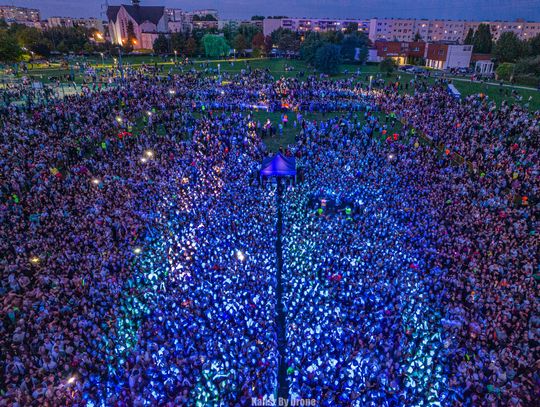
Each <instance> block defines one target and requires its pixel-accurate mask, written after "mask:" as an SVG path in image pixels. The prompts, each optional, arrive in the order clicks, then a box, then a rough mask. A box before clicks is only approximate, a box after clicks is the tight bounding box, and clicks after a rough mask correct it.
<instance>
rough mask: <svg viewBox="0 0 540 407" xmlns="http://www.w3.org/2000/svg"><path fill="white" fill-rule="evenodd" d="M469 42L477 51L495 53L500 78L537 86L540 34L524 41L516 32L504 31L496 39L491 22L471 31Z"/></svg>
mask: <svg viewBox="0 0 540 407" xmlns="http://www.w3.org/2000/svg"><path fill="white" fill-rule="evenodd" d="M465 44H470V45H472V46H473V52H475V53H480V54H492V55H493V58H494V59H495V61H496V62H497V64H498V67H497V71H496V72H497V77H498V78H499V79H503V80H510V81H513V82H517V83H521V84H524V85H531V86H537V85H538V82H539V80H540V34H537V35H536V36H534V37H532V38H529V39H527V40H521V39H520V38H519V37H518V36H517V35H516V34H515V33H514V32H512V31H506V32H503V33H502V34H501V35H500V36H499V39H498V40H497V41H495V40H494V39H493V35H492V33H491V28H490V26H489V25H488V24H480V25H479V26H478V29H477V30H476V31H473V30H472V29H470V30H469V32H468V33H467V37H466V38H465Z"/></svg>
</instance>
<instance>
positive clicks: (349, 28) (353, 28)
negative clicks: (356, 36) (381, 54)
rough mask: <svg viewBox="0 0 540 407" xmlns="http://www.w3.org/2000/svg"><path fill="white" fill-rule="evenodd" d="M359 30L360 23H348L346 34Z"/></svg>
mask: <svg viewBox="0 0 540 407" xmlns="http://www.w3.org/2000/svg"><path fill="white" fill-rule="evenodd" d="M357 32H358V23H347V26H346V27H345V34H352V33H357Z"/></svg>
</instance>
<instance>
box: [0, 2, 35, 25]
mask: <svg viewBox="0 0 540 407" xmlns="http://www.w3.org/2000/svg"><path fill="white" fill-rule="evenodd" d="M0 20H5V21H6V22H7V23H8V24H10V23H20V24H26V25H30V24H29V23H39V22H40V20H41V17H40V13H39V10H37V9H35V8H26V7H15V6H0Z"/></svg>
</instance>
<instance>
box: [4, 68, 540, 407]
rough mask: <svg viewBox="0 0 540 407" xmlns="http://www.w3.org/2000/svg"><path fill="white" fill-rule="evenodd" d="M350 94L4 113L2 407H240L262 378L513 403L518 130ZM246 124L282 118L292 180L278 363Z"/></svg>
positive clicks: (387, 89) (461, 108)
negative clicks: (291, 137)
mask: <svg viewBox="0 0 540 407" xmlns="http://www.w3.org/2000/svg"><path fill="white" fill-rule="evenodd" d="M357 79H358V78H353V77H351V78H349V79H343V80H329V79H324V78H316V77H306V78H302V79H285V78H281V79H279V80H274V79H273V77H272V76H271V75H270V73H269V72H267V71H262V70H253V71H252V70H251V69H246V70H243V71H242V72H241V73H239V74H235V75H232V74H226V73H223V74H222V75H221V76H219V77H218V76H216V75H215V74H214V73H212V74H210V75H208V74H205V73H204V72H197V71H195V70H194V69H191V70H186V71H185V72H183V73H182V74H180V75H173V74H172V73H170V72H169V73H167V72H163V71H157V70H151V69H146V68H145V69H143V70H139V71H137V70H135V69H133V70H131V71H129V72H126V78H125V79H124V80H123V81H121V82H119V83H118V88H117V89H116V88H115V89H102V90H101V91H100V92H99V93H94V92H93V91H92V89H87V90H86V91H85V92H82V93H81V94H77V95H73V96H68V97H65V98H64V99H63V100H60V101H58V102H56V103H54V104H49V105H48V106H40V107H34V108H31V109H25V108H23V107H20V106H9V107H6V108H5V110H4V111H3V113H2V116H1V118H0V119H1V122H2V124H1V127H0V134H1V137H2V146H1V147H0V148H1V149H2V154H1V156H0V165H1V167H2V173H1V177H2V182H1V194H2V202H1V206H0V220H1V226H0V237H1V238H0V250H1V252H2V256H1V260H0V262H1V265H2V282H1V286H0V292H1V294H2V313H3V319H2V324H1V325H0V333H1V338H0V347H1V349H2V363H1V374H2V382H1V383H2V384H1V386H0V391H1V393H0V405H6V406H8V405H9V406H26V405H39V406H45V405H51V406H59V405H89V406H90V405H115V406H131V405H135V406H142V405H170V406H173V405H175V406H176V405H198V406H208V405H227V406H229V405H231V406H233V405H239V406H242V405H248V404H250V403H251V402H252V399H251V398H252V397H263V396H269V395H271V394H274V392H275V390H276V386H277V382H278V377H277V374H278V373H277V372H278V365H279V363H280V362H284V363H286V365H287V378H286V380H287V383H288V386H289V390H290V395H291V397H293V398H304V399H309V398H313V399H316V400H317V401H318V402H319V403H321V405H328V406H333V405H343V406H347V405H362V406H363V405H377V406H378V405H385V404H386V405H396V406H397V405H424V404H430V403H433V404H436V403H439V404H440V405H462V404H468V405H492V404H500V405H515V406H519V405H523V406H526V405H532V404H533V402H534V398H535V397H537V396H538V392H539V385H540V382H539V381H540V377H539V376H538V370H539V369H538V368H539V366H538V361H539V343H538V337H539V335H540V333H539V330H540V315H538V287H537V277H538V275H539V274H540V273H539V269H538V240H537V234H536V230H537V229H538V218H537V211H536V210H537V209H538V199H537V197H538V181H539V179H538V158H539V157H538V154H539V153H538V145H539V144H540V140H539V135H540V130H539V126H540V124H539V123H540V122H539V116H538V113H537V114H536V115H534V114H530V113H528V112H526V111H524V110H523V109H522V108H520V107H517V106H509V105H503V106H502V107H500V108H498V107H496V106H495V105H494V104H493V103H490V102H489V101H488V100H486V99H485V98H484V99H481V98H478V97H471V98H468V99H466V100H464V101H463V102H462V103H458V102H457V101H455V100H453V99H451V98H450V97H448V96H447V95H446V93H445V91H444V88H443V86H442V85H441V86H439V85H436V86H427V85H425V84H421V83H417V84H413V85H411V88H413V87H414V88H415V91H414V92H413V93H412V94H410V95H408V96H401V95H400V93H398V92H397V91H396V86H399V85H396V84H391V83H390V84H385V85H381V86H378V87H376V89H375V90H374V91H370V90H368V85H367V81H362V80H360V81H358V80H357ZM360 79H362V78H360ZM257 110H265V111H270V112H277V111H280V112H282V116H281V121H282V123H279V124H280V125H281V126H283V125H286V124H287V123H286V121H287V119H286V116H287V115H289V116H290V120H291V122H294V124H295V125H296V126H297V128H296V131H297V133H298V135H297V140H296V142H295V143H294V144H293V145H290V146H284V148H283V150H284V153H285V154H288V155H295V156H296V157H297V162H298V165H299V166H301V167H302V168H303V173H304V176H303V177H302V178H303V182H302V183H299V184H297V185H294V186H290V187H289V188H288V189H287V190H286V191H285V192H284V194H283V199H282V201H283V234H282V237H283V273H282V274H283V279H284V287H283V289H284V303H285V314H286V321H285V324H286V332H287V341H286V347H285V350H284V352H281V351H280V350H279V349H278V343H277V342H278V340H277V336H276V328H277V327H276V324H277V322H276V308H277V304H276V290H277V281H276V273H277V269H276V268H277V264H276V238H277V229H276V221H277V217H278V207H277V205H278V200H277V199H276V194H277V190H276V189H275V188H271V187H266V188H262V187H261V186H260V185H259V183H258V182H256V181H257V179H258V177H257V172H258V168H259V166H260V162H261V161H262V159H263V158H264V157H265V156H266V155H267V154H268V153H267V151H266V148H265V145H264V143H263V141H262V136H264V135H267V134H268V132H266V131H265V126H266V124H265V123H264V121H262V122H261V114H260V112H257ZM396 112H397V114H395V113H396ZM313 113H324V114H325V115H326V118H325V120H322V121H310V120H307V119H306V118H305V116H308V114H313ZM398 119H400V120H402V121H403V123H404V125H401V123H400V122H399V120H398ZM271 125H277V123H276V124H271ZM421 137H424V138H426V139H431V140H432V144H434V145H436V146H442V148H443V152H442V154H437V150H436V148H434V147H433V146H430V145H425V143H424V142H422V139H421ZM458 155H459V157H463V158H464V159H465V160H467V162H469V163H470V164H469V165H464V164H462V165H459V164H458V163H456V161H457V157H458ZM470 168H472V169H473V171H472V172H471V171H470ZM280 353H283V354H281V355H280Z"/></svg>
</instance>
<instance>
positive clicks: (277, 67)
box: [0, 55, 540, 111]
mask: <svg viewBox="0 0 540 407" xmlns="http://www.w3.org/2000/svg"><path fill="white" fill-rule="evenodd" d="M83 61H85V62H87V63H90V64H92V66H94V67H96V68H97V69H98V70H99V69H103V68H107V69H110V68H111V67H112V66H113V63H114V62H113V58H104V59H103V60H101V58H100V57H97V58H96V57H93V58H87V59H81V58H78V59H74V60H73V61H72V63H73V64H74V63H76V62H83ZM193 61H194V65H193V67H194V68H196V69H203V68H204V67H205V66H207V65H208V66H210V67H211V68H213V69H217V66H218V64H219V65H220V69H221V71H222V72H228V73H238V72H240V71H241V70H242V69H245V68H247V67H248V66H251V68H252V69H268V70H269V72H270V73H271V74H272V75H273V76H274V77H275V78H280V77H293V76H297V75H298V73H299V72H304V73H305V74H306V75H309V74H314V73H316V72H315V70H314V69H313V68H312V67H310V66H308V65H306V64H305V63H304V62H303V61H300V60H288V59H261V58H258V59H237V60H235V61H234V62H233V63H231V62H230V61H226V60H219V61H208V60H206V59H195V60H193ZM156 63H157V64H158V65H162V66H163V67H164V71H165V72H169V70H172V72H179V69H178V68H177V67H176V66H175V65H174V57H168V58H166V59H163V58H161V57H152V56H148V55H146V56H143V55H141V56H126V57H124V58H123V64H124V66H126V67H128V66H140V65H141V64H152V65H153V64H156ZM184 68H186V67H184ZM187 68H188V69H189V68H191V66H188V67H187ZM291 68H292V69H291ZM347 71H348V74H351V73H355V72H357V71H360V72H361V74H362V75H366V76H367V75H376V74H378V73H380V72H379V69H378V66H377V65H364V66H357V65H342V66H341V72H340V73H339V74H338V75H335V76H333V77H332V79H342V78H346V77H347V76H348V74H347ZM70 72H71V70H70V69H69V68H67V69H66V68H62V67H61V66H60V64H59V63H52V64H51V66H45V65H43V64H41V65H31V66H30V69H29V71H28V73H25V74H23V73H20V76H22V75H26V76H29V77H30V78H31V79H32V80H37V81H42V82H44V83H47V82H49V79H50V78H59V77H65V76H66V75H69V74H70ZM73 72H74V73H75V82H76V83H78V84H82V83H83V81H84V76H83V73H82V72H80V71H79V70H75V69H74V70H73ZM398 77H400V80H401V81H402V82H406V81H410V80H411V79H413V78H414V77H413V75H411V74H408V73H403V72H395V73H393V74H392V75H391V76H390V77H387V76H386V75H384V76H383V78H385V79H387V80H397V79H398ZM6 78H7V77H6V76H5V75H2V76H0V79H6ZM361 80H365V77H364V76H362V77H361ZM427 80H428V81H429V82H434V81H435V78H428V79H427ZM454 85H455V86H456V88H457V89H458V90H459V91H460V92H461V93H462V95H463V96H468V95H471V94H479V93H484V94H486V95H487V96H488V97H489V98H490V99H491V100H494V101H495V102H497V103H498V104H500V103H501V102H502V101H504V100H506V101H508V102H509V103H519V104H522V105H525V104H528V107H529V109H530V110H531V111H536V110H540V91H538V90H535V89H521V88H519V87H513V88H512V87H506V86H505V87H504V88H502V90H501V88H500V86H499V85H498V84H486V83H479V82H470V81H468V80H467V79H465V80H463V79H460V78H455V79H454ZM512 89H515V91H516V92H517V94H518V98H517V99H516V98H515V97H514V96H513V95H512V94H511V91H512Z"/></svg>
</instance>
